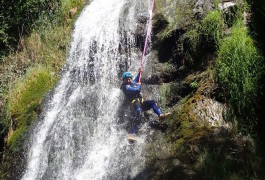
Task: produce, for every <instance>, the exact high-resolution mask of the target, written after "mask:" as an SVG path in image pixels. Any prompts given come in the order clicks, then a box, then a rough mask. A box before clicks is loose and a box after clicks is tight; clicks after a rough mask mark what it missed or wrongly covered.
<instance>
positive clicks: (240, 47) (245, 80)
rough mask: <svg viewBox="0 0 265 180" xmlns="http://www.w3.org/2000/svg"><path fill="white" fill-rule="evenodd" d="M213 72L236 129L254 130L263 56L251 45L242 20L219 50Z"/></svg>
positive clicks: (262, 70) (262, 71)
mask: <svg viewBox="0 0 265 180" xmlns="http://www.w3.org/2000/svg"><path fill="white" fill-rule="evenodd" d="M216 73H217V76H218V80H219V83H220V84H221V86H222V87H223V88H224V89H225V93H226V94H225V95H226V97H227V100H228V102H229V104H230V105H231V108H232V110H233V113H234V115H236V117H237V120H238V122H239V123H238V125H239V129H240V130H241V131H243V132H245V133H249V132H252V133H254V130H255V126H256V124H257V119H256V113H255V110H256V105H257V104H256V102H257V98H258V97H259V95H260V94H261V86H260V85H259V81H260V79H261V77H262V75H263V73H264V59H263V57H262V56H261V54H260V53H259V51H258V49H257V48H256V47H255V46H254V44H253V40H252V39H251V37H250V36H249V35H248V32H247V29H246V28H245V27H244V25H243V24H242V23H237V24H236V25H234V26H233V28H232V30H231V35H230V36H228V37H227V38H225V39H224V40H223V41H222V43H221V45H220V49H219V51H218V58H217V62H216Z"/></svg>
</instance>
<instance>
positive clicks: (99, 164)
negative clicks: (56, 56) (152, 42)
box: [22, 0, 151, 180]
mask: <svg viewBox="0 0 265 180" xmlns="http://www.w3.org/2000/svg"><path fill="white" fill-rule="evenodd" d="M150 6H151V2H141V0H94V1H92V2H91V3H90V5H89V6H87V7H86V8H85V9H84V10H83V12H82V13H81V15H80V17H79V18H78V20H77V22H76V24H75V30H74V34H73V41H72V43H71V50H70V53H69V57H68V59H67V66H66V70H65V72H64V74H63V75H62V78H61V80H60V81H59V83H58V85H57V86H56V88H55V90H54V93H53V95H52V97H51V99H50V101H49V102H48V103H47V104H46V108H45V110H44V113H43V118H42V119H41V120H40V121H39V123H38V124H37V125H36V127H35V129H34V132H33V133H32V135H31V138H30V140H29V145H28V146H29V150H28V152H27V166H26V170H25V173H24V174H23V177H22V179H23V180H31V179H60V180H61V179H84V180H90V179H131V178H133V177H135V176H136V175H138V174H139V173H140V172H141V170H142V169H143V168H144V163H145V162H144V150H143V147H144V146H143V144H144V141H145V135H142V136H140V137H139V140H138V141H137V143H136V144H135V145H133V146H132V145H130V144H128V142H127V131H126V128H125V127H126V124H127V122H126V121H122V120H121V119H119V117H120V116H119V114H118V112H119V108H120V106H121V101H122V100H121V97H122V94H121V91H120V89H119V87H120V83H121V81H120V73H121V69H123V70H125V69H124V67H126V66H128V67H129V70H134V71H135V70H136V69H137V68H138V66H139V64H140V57H141V54H140V53H141V52H140V51H139V50H136V48H135V37H134V32H135V31H136V28H137V27H136V26H137V21H136V19H135V16H136V15H137V13H138V14H139V13H146V12H147V15H148V12H149V11H148V9H150ZM147 18H148V17H147ZM130 63H131V64H130ZM126 64H127V65H126Z"/></svg>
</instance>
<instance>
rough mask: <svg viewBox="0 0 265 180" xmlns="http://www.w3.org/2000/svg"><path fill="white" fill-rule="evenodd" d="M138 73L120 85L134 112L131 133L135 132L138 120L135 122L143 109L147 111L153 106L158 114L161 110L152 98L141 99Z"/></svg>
mask: <svg viewBox="0 0 265 180" xmlns="http://www.w3.org/2000/svg"><path fill="white" fill-rule="evenodd" d="M139 77H140V73H138V75H137V76H136V77H135V78H134V80H133V81H132V83H131V84H125V83H123V84H122V85H121V90H122V92H123V93H124V95H125V97H126V100H127V101H128V103H131V105H132V107H133V110H134V112H135V114H136V116H135V117H134V120H133V125H132V126H133V128H132V133H136V129H137V126H138V124H139V122H136V121H137V120H138V119H139V118H138V117H139V116H140V115H141V114H142V112H143V111H147V110H149V109H151V108H153V110H154V112H155V113H156V114H157V115H158V116H160V115H161V114H162V111H161V109H160V108H158V106H157V102H156V101H154V100H147V101H143V98H142V96H141V94H140V91H141V85H140V84H137V82H139Z"/></svg>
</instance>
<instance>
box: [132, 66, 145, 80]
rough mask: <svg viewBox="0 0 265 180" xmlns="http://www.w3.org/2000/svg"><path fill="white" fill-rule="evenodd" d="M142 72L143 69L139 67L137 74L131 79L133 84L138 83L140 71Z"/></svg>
mask: <svg viewBox="0 0 265 180" xmlns="http://www.w3.org/2000/svg"><path fill="white" fill-rule="evenodd" d="M141 72H143V69H142V68H139V73H138V75H137V76H136V77H135V78H134V80H133V82H132V83H133V84H136V83H139V78H140V73H141Z"/></svg>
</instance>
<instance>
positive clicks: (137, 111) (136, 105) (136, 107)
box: [131, 99, 143, 134]
mask: <svg viewBox="0 0 265 180" xmlns="http://www.w3.org/2000/svg"><path fill="white" fill-rule="evenodd" d="M132 108H133V111H134V113H133V114H134V115H133V120H132V124H131V127H132V131H131V133H132V134H136V133H137V131H138V126H139V125H140V123H141V118H142V115H143V110H142V107H141V103H140V101H139V99H135V101H133V103H132Z"/></svg>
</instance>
